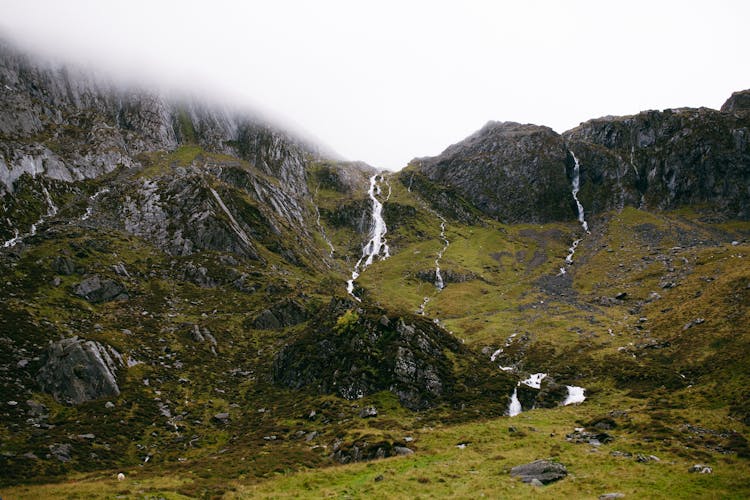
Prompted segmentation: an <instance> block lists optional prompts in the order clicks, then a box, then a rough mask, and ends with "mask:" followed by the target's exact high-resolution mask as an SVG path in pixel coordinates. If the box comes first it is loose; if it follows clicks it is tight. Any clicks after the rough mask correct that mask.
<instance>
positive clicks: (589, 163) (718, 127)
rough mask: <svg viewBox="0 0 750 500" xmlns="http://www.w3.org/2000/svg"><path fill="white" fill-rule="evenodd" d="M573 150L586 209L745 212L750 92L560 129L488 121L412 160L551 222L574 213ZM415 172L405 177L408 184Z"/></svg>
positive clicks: (492, 207) (749, 208) (465, 191)
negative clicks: (716, 102)
mask: <svg viewBox="0 0 750 500" xmlns="http://www.w3.org/2000/svg"><path fill="white" fill-rule="evenodd" d="M574 155H575V158H577V159H578V160H579V166H580V191H579V192H578V198H579V199H580V201H581V202H582V203H583V206H584V207H585V208H586V213H587V214H596V213H601V212H604V211H608V210H619V209H622V208H623V207H625V206H634V207H638V208H643V209H647V210H669V209H675V208H679V207H682V206H687V205H692V206H695V207H697V208H699V209H701V210H705V211H708V212H713V213H714V214H716V215H719V216H722V217H731V218H742V219H747V218H748V217H750V192H748V189H747V185H748V183H750V91H747V90H746V91H741V92H735V93H734V94H732V96H731V97H730V98H729V99H728V100H727V102H726V103H725V104H724V106H722V109H721V111H716V110H712V109H708V108H699V109H689V108H681V109H674V110H670V109H668V110H665V111H645V112H642V113H639V114H637V115H634V116H624V117H605V118H598V119H595V120H589V121H587V122H585V123H582V124H581V125H579V126H578V127H576V128H574V129H572V130H569V131H567V132H565V133H564V134H562V136H561V135H559V134H557V133H555V132H554V131H552V130H551V129H549V128H547V127H539V126H536V125H520V124H518V123H511V122H505V123H497V122H490V123H488V124H487V125H485V126H484V127H483V128H482V129H481V130H479V131H478V132H476V133H475V134H473V135H471V136H470V137H468V138H466V139H465V140H463V141H461V142H459V143H457V144H454V145H453V146H450V147H449V148H448V149H446V150H445V151H444V152H443V153H441V154H440V155H439V156H436V157H434V158H421V159H417V160H414V161H413V163H412V165H413V167H414V168H415V170H414V171H416V172H417V173H421V174H423V175H425V176H427V177H428V178H429V180H430V181H432V182H434V183H437V184H438V185H441V186H445V187H446V188H448V189H451V190H455V191H456V193H457V194H458V195H460V196H461V197H462V198H464V199H465V200H467V201H469V202H470V203H471V204H473V205H474V206H475V207H476V208H478V209H479V210H481V211H482V212H484V213H485V214H488V215H490V216H492V217H495V218H497V219H498V220H501V221H503V222H545V221H550V220H567V219H571V218H574V217H575V216H576V214H577V210H576V206H575V202H574V200H573V198H572V195H571V182H570V177H571V176H572V172H573V166H574V164H575V160H574ZM416 178H418V177H416ZM413 179H414V177H409V175H408V174H406V175H404V176H402V182H405V183H406V182H407V181H408V182H409V183H410V184H411V183H412V181H413ZM416 188H417V189H418V188H419V185H416ZM420 192H422V190H420ZM427 198H428V199H429V200H430V202H431V203H432V204H433V206H436V204H435V202H434V200H433V199H432V198H430V197H429V196H428V197H427ZM436 208H437V207H436ZM448 213H449V214H450V212H448Z"/></svg>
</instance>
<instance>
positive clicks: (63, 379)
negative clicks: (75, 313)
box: [37, 337, 123, 405]
mask: <svg viewBox="0 0 750 500" xmlns="http://www.w3.org/2000/svg"><path fill="white" fill-rule="evenodd" d="M45 358H46V359H45V362H44V365H43V366H42V368H41V369H40V370H39V373H38V374H37V382H39V385H40V386H41V388H42V390H43V391H45V392H47V393H49V394H52V396H53V397H54V398H55V399H56V400H57V401H59V402H61V403H67V404H73V405H77V404H80V403H83V402H85V401H90V400H93V399H99V398H102V397H106V396H119V394H120V388H119V387H118V385H117V376H116V373H117V369H118V368H119V367H121V366H122V364H123V362H122V357H121V356H120V354H119V353H118V352H117V351H116V350H114V349H113V348H112V347H109V346H107V347H104V346H103V345H102V344H100V343H98V342H94V341H92V340H88V341H86V340H82V339H79V338H78V337H72V338H68V339H64V340H60V341H58V342H55V343H53V344H51V345H50V346H49V348H48V349H47V353H46V355H45Z"/></svg>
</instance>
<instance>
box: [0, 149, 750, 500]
mask: <svg viewBox="0 0 750 500" xmlns="http://www.w3.org/2000/svg"><path fill="white" fill-rule="evenodd" d="M183 153H184V155H183ZM198 153H199V152H197V151H192V150H184V151H182V152H178V153H175V154H174V157H173V158H172V160H169V159H166V158H159V159H156V160H154V163H153V164H152V166H151V167H148V169H146V170H144V171H143V172H142V173H141V174H140V175H143V176H147V177H148V176H159V175H164V173H165V171H164V169H165V168H167V167H166V166H165V165H167V164H168V163H169V162H171V161H173V160H174V161H176V162H178V163H179V162H192V161H194V160H195V158H196V155H197V154H198ZM183 156H184V158H183ZM157 160H158V161H157ZM213 161H217V162H220V161H222V160H221V158H214V159H213ZM308 174H309V175H308V187H309V190H310V192H311V193H313V199H312V203H311V206H310V207H308V209H309V210H310V211H311V212H312V213H315V212H314V211H315V210H316V209H317V210H318V211H319V212H318V213H319V214H320V219H319V220H320V225H319V226H316V227H315V228H313V229H311V230H310V238H311V239H310V240H309V241H310V242H311V243H310V244H311V245H314V248H310V249H308V251H307V253H301V255H306V256H307V257H305V258H304V259H302V260H300V262H298V263H297V264H296V265H295V264H293V263H291V262H290V261H289V260H288V259H286V258H284V256H283V255H282V254H280V253H279V252H278V251H277V250H278V249H275V248H273V245H271V244H270V243H269V246H266V245H265V244H264V242H272V241H273V239H272V238H273V236H272V235H271V236H267V237H265V238H266V239H262V238H260V239H258V240H257V243H258V252H259V255H260V257H261V258H262V261H258V260H255V261H254V260H252V259H231V260H230V259H229V258H228V257H227V255H224V254H222V253H220V252H201V253H196V254H193V255H191V256H181V257H175V256H168V255H166V254H164V253H163V252H162V251H161V250H160V249H159V248H156V247H154V246H152V245H149V244H148V243H147V242H145V241H144V240H142V239H139V238H136V237H133V236H130V235H126V234H124V233H119V232H113V231H101V230H97V229H96V228H95V227H91V226H86V225H67V224H64V223H59V224H53V225H52V226H51V230H48V231H47V232H44V233H43V234H40V235H37V236H35V237H34V238H31V239H30V240H29V242H28V247H27V248H26V249H25V250H24V251H23V252H19V253H18V254H17V255H8V256H6V258H4V259H3V261H2V266H3V269H2V273H3V276H4V279H5V281H6V286H5V287H4V288H3V289H2V291H0V298H2V302H1V303H0V304H1V305H0V307H1V308H2V314H1V315H0V317H2V321H3V322H4V323H3V325H2V326H3V329H4V333H3V342H5V343H6V344H7V345H8V346H10V347H11V348H9V349H8V350H6V351H4V354H3V356H4V357H5V359H3V363H4V365H6V366H13V365H15V363H16V362H17V360H18V357H19V356H22V355H23V354H24V352H26V353H29V354H30V355H29V356H28V357H29V359H30V361H29V364H28V365H26V366H25V367H24V368H19V371H18V374H17V375H16V374H9V373H7V372H6V373H5V374H4V375H3V377H4V378H3V384H2V387H1V389H2V394H1V399H2V401H11V400H13V401H17V402H19V403H21V404H18V405H14V406H7V407H6V408H4V409H3V412H2V414H1V415H0V436H2V445H0V453H2V455H1V456H2V463H1V465H2V467H3V471H4V473H3V476H2V481H3V489H2V490H0V495H1V496H2V497H3V498H38V497H68V498H76V497H78V498H96V497H102V498H106V497H112V496H117V495H123V496H163V497H165V498H183V497H195V496H198V497H200V496H209V497H210V496H216V495H221V494H227V495H228V496H229V497H234V496H236V497H240V498H242V497H293V496H303V497H305V496H309V497H320V496H342V497H371V496H375V495H377V496H387V497H402V498H405V497H420V496H424V497H431V496H448V497H450V496H453V497H467V496H472V497H474V496H482V495H485V496H488V497H498V496H511V495H512V496H514V497H520V498H524V497H537V496H542V497H551V496H559V495H569V496H574V497H585V498H588V497H590V498H595V497H597V496H598V495H600V494H603V493H609V492H614V491H617V492H622V493H624V494H626V495H627V496H628V497H642V496H647V497H653V498H675V497H677V498H696V497H742V496H747V495H749V494H750V491H749V490H748V486H747V485H746V484H745V481H744V471H745V470H746V469H747V465H748V459H749V458H750V448H749V447H748V444H747V437H748V435H750V428H749V427H748V424H750V407H748V404H747V403H746V402H747V401H748V400H750V393H748V389H747V387H748V382H750V381H749V380H748V371H747V368H746V360H747V359H748V355H750V345H749V342H750V332H748V330H747V328H745V327H744V325H746V324H748V321H750V317H748V316H749V313H748V304H750V265H748V263H747V259H748V258H750V245H749V244H748V241H750V223H747V222H737V221H723V222H707V221H704V220H702V219H701V216H700V215H699V214H697V213H694V212H691V211H689V210H682V211H677V212H660V213H649V212H645V211H640V210H636V209H633V208H626V209H624V210H622V211H620V212H609V213H606V214H603V215H601V216H598V217H596V218H595V219H593V220H591V221H589V224H590V226H591V233H590V234H586V235H582V234H581V230H580V227H579V226H578V224H577V223H576V222H575V221H570V222H565V223H552V224H545V225H543V226H542V225H528V224H527V225H505V224H500V223H498V222H496V221H492V220H488V219H478V220H476V221H473V222H471V223H470V222H466V221H463V222H462V221H461V220H458V219H455V218H450V217H448V215H447V214H442V213H440V212H438V211H436V210H435V208H434V207H433V205H432V204H431V203H429V202H428V201H426V200H424V199H422V198H421V197H420V196H419V195H418V194H417V193H416V191H412V190H409V189H408V186H409V184H408V182H406V183H402V182H400V180H399V179H398V178H397V177H396V175H393V176H391V177H390V178H389V179H388V183H387V184H385V183H384V184H383V189H384V193H383V196H384V197H385V196H387V192H390V197H389V198H388V201H386V202H385V208H384V213H385V217H386V222H387V224H388V234H387V236H386V237H387V238H388V242H389V244H390V247H391V254H392V256H391V257H390V258H389V259H386V260H382V261H376V262H375V263H374V264H373V265H372V266H370V267H369V268H367V269H366V270H365V271H364V272H363V273H362V275H361V276H360V278H359V279H358V280H357V287H358V288H357V293H358V295H359V296H361V297H362V298H363V306H362V307H365V308H367V310H368V311H370V310H375V308H376V307H380V308H383V310H385V311H388V312H389V314H390V315H393V316H394V317H395V316H399V315H401V316H402V317H408V315H409V314H412V313H414V312H415V311H417V310H419V309H420V306H421V305H422V304H423V303H424V300H425V298H427V299H429V300H428V301H427V302H426V303H425V306H424V313H425V315H426V316H427V317H429V318H434V319H437V320H438V321H439V322H440V324H441V325H443V326H444V327H445V328H446V329H447V330H448V331H450V332H452V334H453V336H454V337H455V338H457V339H459V340H460V342H462V343H463V345H464V346H465V347H467V348H468V349H469V350H470V351H471V352H473V353H474V354H475V355H476V356H479V357H481V358H482V359H485V360H486V363H487V365H488V366H491V365H492V364H493V363H494V365H499V366H504V367H512V370H510V371H509V372H508V373H509V374H510V375H511V376H513V377H516V378H517V379H518V380H521V379H522V378H524V377H525V376H526V375H528V374H530V373H536V372H545V373H548V374H549V376H550V378H554V380H555V381H556V382H557V383H559V384H568V385H576V386H581V387H585V388H586V396H587V400H586V401H585V402H584V403H582V404H580V405H572V406H565V407H553V408H547V409H542V408H540V409H535V410H531V411H524V412H523V413H521V414H520V415H518V416H516V417H512V418H511V417H507V416H496V415H497V414H498V412H497V407H500V408H502V407H505V406H506V405H507V403H508V401H506V400H504V399H503V400H501V401H497V402H493V404H487V405H486V407H482V406H481V405H480V406H476V405H474V406H462V405H454V406H452V405H450V404H440V405H437V406H436V407H434V408H432V409H429V410H425V411H420V412H414V411H411V410H408V409H406V408H404V407H403V406H402V405H401V404H399V401H398V399H397V398H396V397H395V396H394V395H393V394H392V393H391V392H388V391H383V392H378V393H375V394H371V395H367V396H366V397H364V398H362V399H356V400H345V399H341V398H338V397H336V396H333V395H328V394H317V393H316V392H315V391H314V390H309V389H304V388H303V389H300V390H292V389H287V388H284V387H281V386H279V385H277V384H274V382H273V380H272V370H273V361H274V358H275V356H276V354H277V353H278V352H279V351H280V350H281V349H282V348H283V346H284V345H286V344H288V343H290V342H293V341H295V339H298V338H300V337H302V336H304V335H308V334H309V332H310V331H313V330H314V328H316V327H317V326H319V325H315V324H312V323H313V322H315V319H314V318H315V317H316V316H315V315H316V313H319V312H320V311H321V310H323V308H324V307H325V306H326V305H327V304H328V303H329V301H330V300H331V297H332V296H334V297H337V298H339V299H342V300H343V299H345V298H346V292H345V286H344V283H345V280H346V279H348V277H349V274H350V272H351V269H352V266H353V265H354V262H356V260H357V259H358V258H359V256H360V252H361V246H362V244H363V243H364V241H365V240H366V237H365V236H364V235H363V231H366V230H367V224H368V217H369V205H368V201H367V192H366V189H367V177H368V176H369V175H370V174H369V172H368V171H367V170H362V171H359V173H357V174H356V175H355V174H351V177H350V178H345V177H344V171H343V170H338V169H337V167H336V165H335V164H329V165H326V164H316V165H314V166H313V167H312V168H311V169H310V170H309V172H308ZM213 182H214V185H215V186H216V187H217V188H218V189H220V190H222V197H224V198H225V199H229V200H232V199H234V197H236V199H237V200H238V201H236V202H232V203H231V206H232V207H239V206H243V205H242V204H241V203H240V201H239V198H240V197H242V196H243V195H242V194H241V192H240V191H235V190H234V188H233V187H232V186H231V185H229V184H223V183H222V182H219V181H213ZM388 184H389V185H390V187H388ZM92 192H93V191H92ZM245 202H246V203H247V204H248V205H252V203H254V202H253V201H252V200H250V199H246V200H245ZM66 209H67V210H78V211H81V208H80V207H78V206H77V205H75V204H71V205H70V206H68V208H66ZM64 214H65V212H64V211H63V212H62V215H61V216H60V217H63V215H64ZM441 216H442V217H446V225H445V237H446V238H447V239H448V240H449V242H450V244H449V246H448V247H447V249H446V250H445V252H444V254H443V255H442V258H441V259H440V268H441V272H442V274H443V276H444V277H446V284H445V288H444V289H442V290H439V289H438V288H437V287H436V286H435V285H434V269H435V259H436V257H437V254H438V252H439V251H440V250H441V249H442V248H443V246H444V243H443V241H442V240H441V238H440V233H441V228H440V224H441ZM363 225H364V226H363ZM284 231H291V229H289V228H284ZM269 234H270V233H269ZM324 234H325V237H324V236H323V235H324ZM581 236H582V238H583V239H582V241H581V244H580V245H579V246H578V248H577V250H576V253H575V255H574V258H573V261H574V264H573V265H570V266H566V265H565V256H566V255H567V253H568V247H569V246H570V245H571V242H572V241H573V239H575V238H577V237H581ZM325 238H328V239H329V240H330V242H331V244H332V245H333V246H334V249H335V250H334V253H333V257H330V256H329V252H330V248H329V247H328V244H327V242H326V241H325ZM305 244H306V243H305ZM311 252H315V253H316V254H317V255H321V256H323V257H321V259H319V260H317V261H315V259H313V258H311V257H309V256H310V255H313V253H311ZM59 256H66V257H68V258H70V259H71V260H73V261H74V263H75V265H76V266H78V267H79V268H80V270H77V271H75V272H73V273H71V274H69V275H60V274H59V273H58V272H56V271H55V270H54V262H55V259H57V258H58V257H59ZM119 265H122V266H124V268H125V269H126V270H127V274H126V275H125V274H122V273H121V272H118V271H117V266H119ZM561 267H563V268H565V269H566V272H565V273H564V274H562V273H561V272H560V268H561ZM200 269H203V270H202V271H201V270H200ZM91 273H97V274H99V275H101V276H103V277H107V278H111V279H113V280H118V281H120V282H122V283H123V284H124V285H125V286H126V287H127V289H128V293H129V295H130V298H129V299H128V300H127V301H114V302H108V303H103V304H92V303H90V302H87V301H85V300H83V299H81V298H78V297H75V296H74V295H73V294H72V293H71V289H72V287H73V286H74V285H75V284H76V283H77V282H79V281H80V280H81V278H82V276H83V275H84V274H91ZM240 277H243V278H242V280H241V281H240V282H238V279H239V278H240ZM449 277H450V279H448V278H449ZM288 301H295V302H299V303H300V304H301V306H302V308H303V309H304V310H305V311H307V312H306V313H305V314H304V315H303V316H304V321H302V322H300V323H297V324H293V325H285V326H283V327H281V328H264V327H262V324H261V323H258V321H257V319H258V317H259V316H260V315H261V314H262V313H263V311H264V310H265V309H268V308H273V307H275V306H276V305H277V304H282V303H288ZM196 327H197V328H199V331H201V332H204V330H205V331H208V332H210V334H211V335H212V337H213V338H214V339H215V340H216V343H215V344H213V343H212V342H211V341H208V340H204V341H198V340H196V338H195V336H194V333H193V332H194V330H195V328H196ZM30 331H32V332H34V333H33V335H29V332H30ZM204 333H205V332H204ZM334 333H335V332H334ZM334 333H332V334H334ZM72 334H77V335H81V336H83V337H85V338H87V339H93V340H98V341H101V342H105V343H107V344H109V345H112V346H114V347H115V348H117V349H118V350H119V351H120V352H122V353H124V354H125V355H126V359H129V360H131V361H132V363H133V366H131V367H130V368H128V369H127V370H122V372H121V374H122V381H121V389H122V395H121V396H120V397H119V398H114V399H112V401H113V402H114V407H112V408H106V409H105V407H104V404H105V401H104V400H99V401H93V402H89V403H85V404H83V405H80V406H78V407H69V406H65V405H62V404H60V403H57V402H56V401H54V400H53V399H52V398H51V397H50V396H48V395H46V394H41V393H39V392H33V393H25V392H23V391H22V390H21V389H19V386H18V385H17V384H16V383H15V382H14V379H15V378H18V379H19V380H21V381H24V382H28V381H29V380H30V379H31V377H33V374H34V372H35V369H36V368H38V364H39V362H40V361H39V360H38V359H33V356H31V354H33V353H35V352H40V350H43V349H44V346H45V343H46V342H47V341H48V340H55V339H57V338H59V336H61V335H65V336H69V335H72ZM501 348H502V352H500V353H498V354H497V357H496V359H495V361H494V362H491V361H490V356H491V355H492V354H493V353H495V352H497V351H498V350H499V349H501ZM456 363H459V364H460V361H456ZM459 368H460V369H464V368H465V367H459ZM499 370H500V369H499V368H498V371H499ZM22 385H24V384H22ZM507 396H508V397H509V396H510V394H508V395H507ZM27 399H28V400H35V401H37V402H39V403H42V404H44V405H45V406H46V407H47V409H48V414H49V416H48V417H47V418H46V419H45V420H44V421H43V422H41V423H43V424H44V425H45V426H48V427H45V426H37V425H31V424H29V423H27V422H26V420H27V418H28V415H27V410H28V409H27V408H26V407H25V406H24V404H23V402H24V401H26V400H27ZM369 406H374V407H375V408H376V409H377V416H374V417H363V416H362V414H361V412H362V410H363V409H364V408H366V407H369ZM165 408H166V409H167V410H168V411H166V412H165V411H164V409H165ZM219 414H227V417H226V418H223V417H222V418H217V417H216V415H219ZM601 422H607V427H608V428H607V429H606V431H605V432H607V433H608V434H610V435H611V437H612V438H613V440H612V441H611V442H608V443H605V444H602V445H601V446H593V445H591V444H584V443H573V442H571V441H569V440H567V439H566V435H567V434H570V433H572V432H573V431H574V428H576V427H585V428H587V429H589V430H591V431H592V432H593V431H595V430H597V429H598V430H601V427H597V426H596V424H597V423H601ZM37 423H39V422H37ZM86 434H93V435H94V436H95V437H94V438H88V437H86V436H85V435H86ZM81 436H83V437H81ZM60 443H71V444H72V451H71V459H70V460H69V461H66V462H61V461H58V460H55V459H54V458H46V456H47V455H49V454H50V453H51V451H50V450H52V449H53V448H55V447H56V446H58V445H59V444H60ZM379 443H382V444H383V446H395V445H400V446H408V447H410V448H411V449H413V450H414V451H415V452H416V453H415V454H414V455H411V456H407V457H396V458H387V459H383V460H376V461H369V462H365V463H353V464H347V465H340V464H338V463H337V462H336V461H335V460H334V459H333V458H332V454H333V453H334V451H336V450H338V449H344V450H350V449H351V448H352V447H354V446H357V447H359V448H362V449H367V448H368V447H372V446H374V445H376V444H379ZM461 444H465V445H466V446H465V447H460V448H459V447H458V445H461ZM29 453H32V454H33V455H34V457H36V458H31V457H30V456H29V455H28V454H29ZM639 454H640V455H643V456H644V457H649V456H651V455H653V456H656V457H658V459H659V460H654V459H650V460H648V461H646V462H639V461H638V460H637V458H638V456H639ZM537 458H551V459H553V460H558V461H560V462H562V463H564V464H565V465H566V466H567V467H568V471H569V475H568V477H567V478H565V479H563V480H562V481H560V482H558V483H554V484H552V485H549V486H546V487H544V489H535V488H534V487H532V486H528V485H525V484H522V483H520V482H519V481H518V480H516V479H513V478H511V477H510V476H509V474H508V471H509V469H510V468H511V467H513V466H515V465H518V464H521V463H525V462H529V461H532V460H534V459H537ZM696 463H702V464H706V465H708V466H711V467H712V468H713V473H712V474H692V473H689V472H688V468H689V467H690V466H692V465H694V464H696ZM119 471H123V472H124V473H125V474H126V476H127V479H126V480H125V481H123V482H118V481H116V480H115V479H114V476H115V475H116V474H117V472H119ZM23 483H38V484H23Z"/></svg>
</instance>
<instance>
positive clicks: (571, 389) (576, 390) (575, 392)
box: [563, 385, 586, 406]
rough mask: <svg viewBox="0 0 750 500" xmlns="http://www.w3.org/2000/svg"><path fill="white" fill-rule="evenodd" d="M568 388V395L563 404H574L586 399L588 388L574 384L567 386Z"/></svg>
mask: <svg viewBox="0 0 750 500" xmlns="http://www.w3.org/2000/svg"><path fill="white" fill-rule="evenodd" d="M566 387H567V388H568V397H566V398H565V401H563V406H567V405H572V404H576V403H583V402H584V400H585V399H586V395H585V392H586V389H584V388H583V387H576V386H574V385H568V386H566Z"/></svg>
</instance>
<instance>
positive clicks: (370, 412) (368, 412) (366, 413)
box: [359, 406, 378, 418]
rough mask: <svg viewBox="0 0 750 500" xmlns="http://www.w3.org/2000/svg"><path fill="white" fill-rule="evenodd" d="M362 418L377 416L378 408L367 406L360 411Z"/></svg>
mask: <svg viewBox="0 0 750 500" xmlns="http://www.w3.org/2000/svg"><path fill="white" fill-rule="evenodd" d="M359 416H360V418H370V417H377V416H378V410H377V408H375V407H374V406H366V407H364V408H362V410H361V411H360V412H359Z"/></svg>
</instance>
